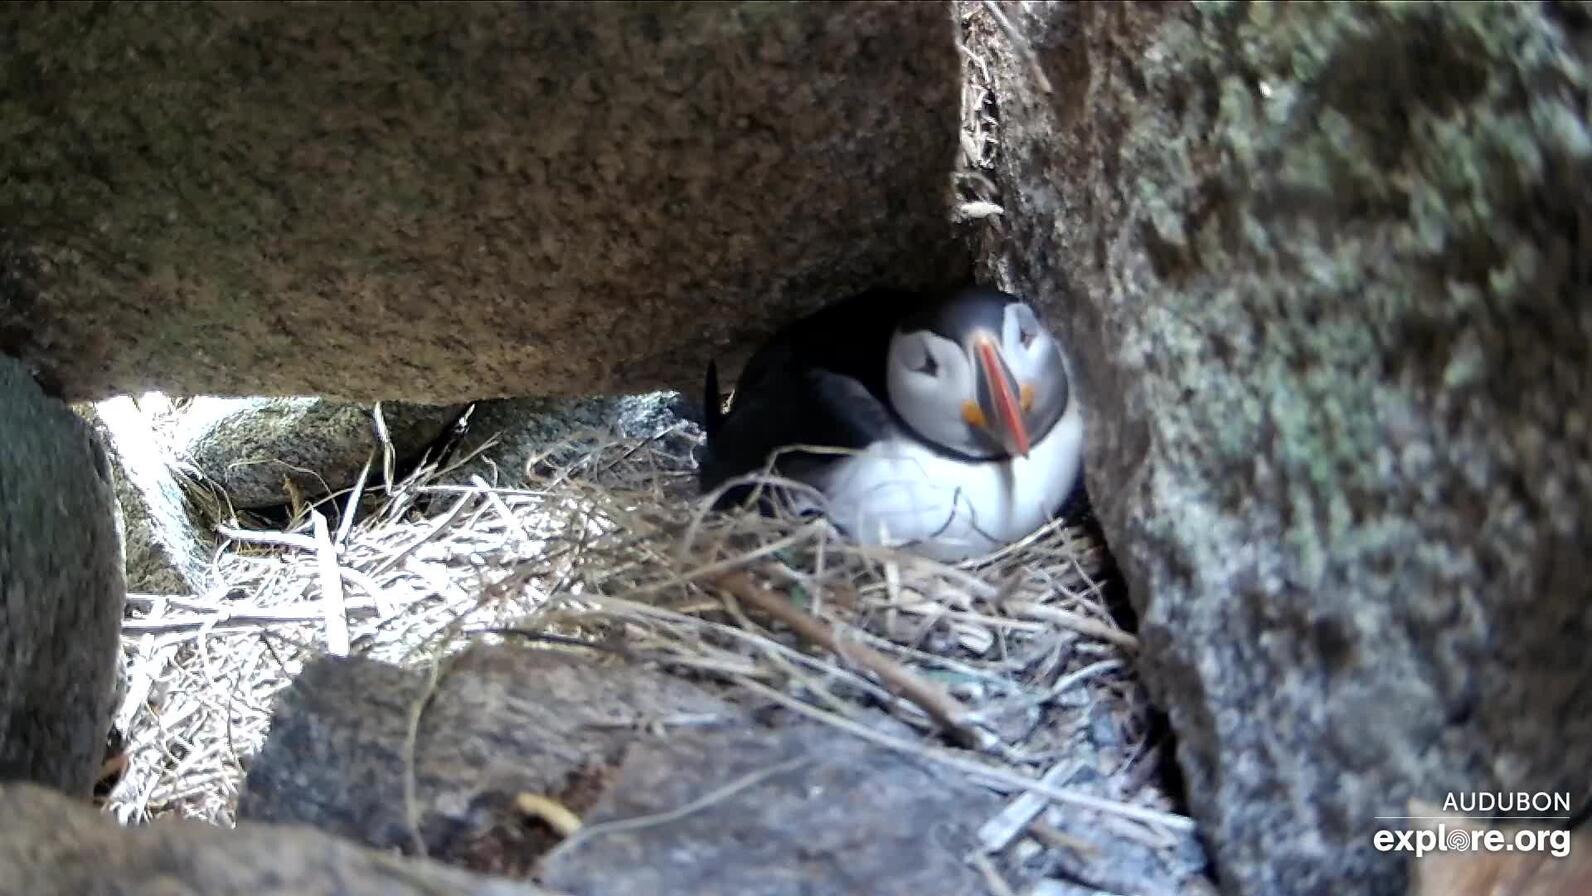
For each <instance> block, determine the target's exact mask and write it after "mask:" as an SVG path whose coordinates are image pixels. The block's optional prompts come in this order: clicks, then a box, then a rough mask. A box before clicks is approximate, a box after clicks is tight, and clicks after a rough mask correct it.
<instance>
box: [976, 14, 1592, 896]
mask: <svg viewBox="0 0 1592 896" xmlns="http://www.w3.org/2000/svg"><path fill="white" fill-rule="evenodd" d="M999 10H1000V11H1001V14H1002V15H1003V16H1004V18H1005V19H1006V20H1007V22H1008V24H1009V26H1010V29H1009V30H1008V29H1007V28H1005V27H1002V26H1001V25H1000V23H998V22H995V21H992V20H990V19H989V18H988V17H987V13H988V11H987V10H984V11H983V14H982V15H974V16H973V17H974V18H975V19H979V21H978V22H977V25H976V28H975V29H974V30H975V31H976V39H975V40H974V44H973V50H974V53H975V55H978V56H981V57H982V58H984V59H985V60H987V61H989V62H990V63H992V70H993V72H994V78H995V82H994V83H995V95H996V100H997V102H998V103H999V117H1000V122H1001V124H1000V129H999V136H1000V141H1001V145H1002V152H1003V155H1002V157H1001V159H1000V160H999V162H998V163H997V164H996V170H995V171H994V172H993V174H994V178H995V180H996V181H997V184H998V186H999V187H1000V189H1001V197H1000V199H1001V203H1002V204H1003V206H1004V207H1005V215H1004V216H1002V217H1001V218H998V219H995V220H994V223H993V224H992V225H991V230H990V236H991V237H992V239H990V240H989V241H988V242H987V245H988V246H989V247H990V251H989V253H988V257H987V259H986V261H987V264H988V268H989V270H990V271H991V272H992V273H993V274H994V275H995V279H996V280H997V281H998V282H1000V283H1001V285H1003V286H1006V287H1008V288H1011V289H1013V290H1014V291H1017V292H1022V293H1025V294H1027V295H1029V296H1032V297H1034V298H1035V299H1037V300H1038V301H1040V302H1041V303H1042V304H1043V305H1044V306H1045V307H1046V308H1047V309H1048V311H1049V312H1050V314H1051V316H1052V318H1053V319H1054V320H1056V322H1057V323H1058V324H1059V325H1060V327H1061V329H1062V330H1063V331H1064V332H1065V334H1066V335H1067V337H1068V338H1069V339H1070V341H1071V343H1072V344H1073V346H1074V347H1075V348H1076V350H1077V351H1078V353H1079V354H1080V356H1081V360H1082V364H1081V366H1082V368H1083V372H1084V375H1085V382H1084V388H1085V398H1086V400H1087V401H1088V402H1089V404H1090V419H1091V420H1092V421H1094V422H1093V424H1092V425H1093V429H1092V430H1091V433H1090V444H1089V453H1088V461H1089V474H1088V475H1089V478H1088V485H1089V487H1090V491H1091V494H1092V496H1093V498H1094V501H1095V505H1096V508H1097V510H1098V512H1099V515H1100V517H1101V519H1102V522H1103V524H1104V527H1105V530H1106V532H1107V534H1108V536H1109V538H1110V541H1111V545H1112V547H1113V549H1114V551H1115V552H1116V554H1117V557H1118V559H1119V560H1120V561H1121V564H1122V567H1123V569H1124V572H1125V574H1126V576H1127V578H1128V580H1129V585H1130V590H1131V594H1132V597H1133V600H1134V603H1135V605H1136V606H1137V608H1138V610H1139V611H1140V614H1141V624H1142V628H1143V631H1142V639H1143V645H1144V646H1143V656H1144V669H1145V671H1146V673H1147V674H1148V678H1149V683H1150V685H1151V686H1152V691H1153V692H1154V694H1155V695H1156V696H1157V698H1158V699H1159V701H1160V702H1162V703H1163V704H1164V705H1165V706H1166V708H1167V709H1168V711H1169V713H1170V717H1171V721H1172V724H1173V727H1174V728H1175V730H1176V733H1177V736H1178V738H1179V743H1180V748H1179V756H1180V759H1181V764H1182V767H1183V770H1184V772H1185V775H1186V779H1187V783H1188V788H1189V805H1190V807H1191V809H1192V810H1193V811H1194V812H1195V813H1196V814H1197V815H1198V816H1199V818H1200V820H1201V821H1202V822H1203V825H1204V828H1205V835H1206V837H1207V838H1208V840H1209V842H1210V844H1211V846H1212V849H1213V856H1214V859H1215V860H1216V863H1217V866H1218V870H1219V873H1220V875H1221V878H1222V882H1223V885H1224V887H1225V889H1226V890H1227V892H1229V893H1233V894H1245V896H1262V894H1265V896H1281V894H1336V893H1348V892H1355V893H1370V894H1394V893H1400V892H1402V887H1403V881H1404V876H1405V874H1404V868H1403V863H1404V861H1405V857H1404V856H1401V855H1399V854H1392V853H1389V854H1384V853H1380V852H1377V851H1376V850H1375V849H1374V848H1373V847H1372V843H1371V835H1372V833H1373V831H1374V830H1375V829H1376V827H1377V826H1378V825H1379V824H1383V823H1382V822H1378V821H1376V820H1375V816H1377V815H1398V814H1402V812H1401V807H1402V806H1403V805H1404V803H1405V800H1406V799H1408V798H1409V797H1411V796H1412V795H1413V796H1422V797H1426V798H1428V799H1437V800H1441V799H1442V797H1443V795H1444V794H1445V793H1446V792H1450V791H1473V790H1481V789H1497V790H1510V791H1514V790H1528V791H1560V792H1564V791H1568V792H1571V793H1575V794H1583V793H1585V787H1586V769H1587V768H1588V767H1592V650H1588V649H1587V645H1588V644H1589V643H1592V603H1589V602H1588V600H1587V594H1588V590H1587V582H1588V581H1589V580H1592V561H1589V559H1588V558H1589V555H1588V553H1587V550H1586V546H1587V544H1588V543H1589V541H1592V531H1589V526H1588V522H1587V520H1588V517H1587V513H1586V508H1587V507H1588V506H1589V504H1592V431H1589V424H1592V366H1589V361H1588V346H1589V345H1592V261H1589V259H1592V211H1589V210H1592V131H1589V129H1588V111H1589V108H1592V92H1589V88H1592V68H1589V65H1588V63H1589V61H1592V22H1589V14H1588V8H1587V7H1586V6H1585V5H1575V4H1542V5H1526V4H1474V5H1472V4H1389V5H1369V4H1341V5H1340V4H1293V5H1281V4H1279V5H1271V4H1224V3H1214V4H1198V5H1162V4H1135V5H1127V6H1116V5H1104V4H1087V3H1081V4H1025V5H1022V6H1018V5H1010V4H1002V5H1001V6H1000V7H999ZM1014 35H1015V37H1014Z"/></svg>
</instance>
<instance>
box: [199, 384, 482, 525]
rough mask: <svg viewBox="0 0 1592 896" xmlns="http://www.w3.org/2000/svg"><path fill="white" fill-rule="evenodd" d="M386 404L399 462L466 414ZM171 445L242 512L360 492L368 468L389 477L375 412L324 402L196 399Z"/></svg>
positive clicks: (385, 418)
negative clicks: (295, 498) (361, 477)
mask: <svg viewBox="0 0 1592 896" xmlns="http://www.w3.org/2000/svg"><path fill="white" fill-rule="evenodd" d="M462 410H463V409H462V408H459V407H432V406H429V405H413V404H404V403H394V404H383V405H382V421H383V422H384V424H385V426H386V430H387V438H388V440H389V441H390V443H391V444H392V447H393V453H394V454H395V455H396V460H397V461H398V462H399V463H403V462H405V461H408V460H412V459H414V458H415V456H416V455H418V454H420V453H421V452H422V451H424V450H425V448H426V447H427V446H428V445H430V444H431V443H432V442H434V441H436V439H437V438H438V437H440V436H441V435H442V434H443V432H445V431H446V430H447V428H448V426H449V424H451V423H452V422H453V421H454V419H455V418H457V417H458V415H459V413H460V412H461V411H462ZM168 438H169V439H170V442H171V450H172V452H173V453H174V455H175V456H177V457H179V458H181V459H183V460H185V461H187V462H188V463H191V464H193V466H194V467H195V468H196V469H198V471H199V472H200V473H201V474H202V475H203V476H204V478H205V479H207V480H209V481H210V482H211V483H214V484H215V485H217V486H219V487H220V488H221V490H222V491H224V492H226V495H227V500H228V501H230V502H231V504H232V506H234V507H239V508H246V509H247V508H260V507H272V506H277V505H282V504H288V503H291V500H292V496H291V494H290V492H289V489H288V488H287V486H286V485H284V480H291V481H292V483H293V486H294V488H296V489H297V490H298V493H299V495H300V496H302V497H303V498H306V499H310V500H317V499H320V498H324V497H326V496H327V495H329V494H332V493H334V492H338V491H341V490H342V489H345V488H348V487H350V486H352V485H353V484H354V481H355V480H356V479H358V478H359V471H360V469H361V468H363V467H364V465H365V462H366V461H367V460H371V459H372V458H374V463H373V465H372V469H373V470H376V471H380V470H381V464H382V450H383V449H382V448H381V441H380V439H379V438H378V437H377V428H376V423H375V417H374V412H373V409H372V408H370V407H366V406H364V405H358V404H345V403H343V402H338V401H329V400H325V399H320V398H308V397H301V398H210V397H203V398H196V399H194V400H193V401H192V402H191V403H189V405H188V407H187V408H186V409H185V410H184V411H183V413H182V416H181V417H180V418H179V419H178V420H177V421H176V422H175V423H174V425H173V427H172V429H171V431H170V433H169V434H168Z"/></svg>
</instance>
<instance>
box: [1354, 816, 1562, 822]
mask: <svg viewBox="0 0 1592 896" xmlns="http://www.w3.org/2000/svg"><path fill="white" fill-rule="evenodd" d="M1462 818H1463V819H1466V820H1469V821H1569V820H1570V816H1568V815H1504V816H1501V817H1494V816H1491V815H1378V816H1376V820H1377V821H1399V820H1404V821H1413V820H1417V819H1419V820H1421V821H1447V820H1449V819H1455V820H1457V819H1462Z"/></svg>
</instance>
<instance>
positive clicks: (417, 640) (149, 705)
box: [110, 424, 1189, 877]
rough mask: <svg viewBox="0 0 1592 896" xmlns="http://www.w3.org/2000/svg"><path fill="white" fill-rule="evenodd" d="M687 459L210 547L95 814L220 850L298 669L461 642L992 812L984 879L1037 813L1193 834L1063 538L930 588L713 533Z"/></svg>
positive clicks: (139, 687) (578, 463)
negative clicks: (597, 669)
mask: <svg viewBox="0 0 1592 896" xmlns="http://www.w3.org/2000/svg"><path fill="white" fill-rule="evenodd" d="M694 441H695V434H694V432H691V431H689V430H688V429H687V428H686V427H685V426H684V425H683V424H682V425H681V426H680V427H676V429H675V430H671V431H670V432H668V433H665V434H663V435H661V436H659V437H657V438H654V439H650V440H634V439H621V438H615V437H612V436H610V435H606V434H602V433H584V434H581V435H580V436H577V437H575V438H574V439H572V440H571V441H570V442H569V443H567V444H562V445H559V446H555V449H554V450H550V451H549V452H548V453H547V454H546V455H545V456H544V457H542V458H540V459H535V460H533V461H532V462H531V463H530V464H529V465H528V469H527V470H526V471H524V473H525V475H524V477H523V480H522V481H521V482H520V483H519V485H518V487H513V488H509V487H492V486H489V485H487V484H486V483H485V482H483V481H481V480H479V479H476V480H474V481H472V482H467V483H465V484H460V483H458V482H454V481H450V480H449V476H450V475H452V474H449V473H448V471H447V470H446V468H445V467H443V466H442V465H440V464H428V465H423V466H422V467H421V468H420V469H419V470H417V471H416V472H414V473H413V474H412V475H410V476H409V477H408V478H407V479H404V480H402V481H398V482H394V483H393V484H392V485H391V487H390V488H389V487H388V486H387V485H386V484H385V483H368V482H366V481H365V478H364V477H361V484H360V486H359V488H360V489H362V490H363V493H364V496H365V497H366V499H367V501H366V506H367V507H369V506H371V505H370V503H369V500H370V498H371V497H372V496H378V497H379V498H380V499H381V500H380V503H379V504H377V505H375V506H374V507H373V509H371V510H369V511H368V512H366V513H365V514H364V515H363V516H360V517H358V518H357V519H353V520H350V519H349V517H348V516H347V512H348V510H349V509H351V508H355V507H356V506H357V505H358V503H359V502H358V501H356V500H354V498H355V497H357V496H348V495H344V496H334V497H333V498H330V499H328V500H327V501H325V502H322V503H321V504H319V505H317V506H315V507H306V508H305V509H304V513H303V515H302V518H301V519H300V520H297V521H295V522H294V524H292V525H289V526H287V527H285V528H283V529H282V530H280V531H274V532H264V531H250V530H245V529H242V528H239V527H237V526H229V527H224V528H223V529H222V530H221V531H222V534H223V535H224V536H225V537H226V538H227V542H226V544H225V546H224V548H223V549H222V550H221V551H219V552H218V554H217V556H216V558H215V565H214V576H215V578H214V580H215V581H217V582H222V583H224V584H222V585H221V586H220V587H217V588H216V589H214V590H213V591H211V592H210V593H207V594H202V595H135V596H134V597H133V599H132V600H131V601H130V602H129V613H128V618H127V622H126V635H127V637H126V639H125V645H126V646H125V652H126V658H127V673H128V678H129V696H128V700H127V702H126V704H125V705H124V706H123V708H122V710H121V713H120V716H119V718H118V722H119V724H120V726H121V727H122V728H123V730H124V731H125V732H126V734H127V739H128V750H129V753H130V756H131V760H132V762H131V769H130V770H129V772H128V774H127V777H126V778H125V779H124V781H123V783H122V784H121V786H120V787H119V789H118V790H117V792H116V793H115V794H114V796H113V797H112V799H111V801H110V809H111V811H113V812H114V813H115V814H116V815H117V816H118V817H120V818H122V819H123V820H125V821H141V820H145V819H149V818H152V817H156V816H162V815H173V814H175V815H183V816H189V817H195V818H202V819H208V820H211V821H214V822H217V823H222V824H226V823H230V822H231V821H232V818H233V807H234V804H235V800H236V797H237V793H238V789H239V786H240V784H241V781H242V774H243V765H244V762H245V761H246V759H247V758H248V757H249V756H250V755H252V754H253V753H254V752H255V751H257V750H258V749H259V748H260V746H261V743H262V742H263V740H264V738H265V736H266V733H267V731H266V729H267V725H268V721H269V712H270V708H271V701H272V698H273V696H274V695H275V694H276V692H277V691H278V690H279V689H281V688H282V687H283V686H284V685H285V684H287V682H288V681H289V680H290V679H291V677H292V676H293V674H294V673H296V672H297V671H298V670H299V669H300V668H302V666H303V665H304V663H305V662H306V661H307V660H309V659H311V658H313V657H314V656H316V655H319V654H321V653H325V652H328V651H331V652H342V651H345V650H346V651H347V652H349V653H352V654H359V655H366V656H372V657H376V658H379V659H383V660H387V661H391V662H395V663H402V664H407V665H412V666H419V665H422V664H430V665H431V668H436V667H437V664H438V663H442V661H443V659H444V658H445V657H447V656H449V655H451V654H453V653H455V652H456V651H457V650H458V649H459V648H461V647H462V646H463V645H464V644H465V643H466V642H467V641H468V640H469V639H470V638H472V637H488V638H525V637H531V638H534V639H538V640H545V641H549V642H553V643H558V644H560V645H561V646H562V649H579V647H578V646H576V645H584V646H585V647H589V648H590V649H592V650H602V651H610V652H612V651H618V652H622V653H624V654H625V655H627V656H629V657H631V658H633V659H634V660H636V661H641V662H647V663H651V664H653V665H654V666H656V667H657V668H658V669H659V674H675V675H683V676H688V677H691V678H693V679H695V680H698V681H701V682H703V683H705V684H707V685H709V686H712V687H715V688H720V689H722V690H723V691H724V692H725V693H727V694H729V695H731V696H732V697H733V698H735V699H737V700H740V701H742V702H747V703H752V704H757V705H762V706H782V707H784V708H785V710H786V711H790V712H793V713H797V714H800V715H802V716H806V717H809V718H812V719H815V720H818V721H820V722H822V723H825V724H831V725H834V726H835V727H836V728H837V729H839V730H844V731H848V732H850V733H852V734H854V735H857V736H861V737H866V738H868V739H870V740H872V741H874V742H875V743H879V744H881V745H883V746H886V747H889V748H891V749H896V750H900V751H904V752H909V753H912V754H913V755H915V756H917V757H919V758H920V759H922V760H923V761H926V762H931V763H937V764H939V765H941V766H942V767H943V768H944V770H945V771H946V773H947V774H959V775H966V776H968V777H970V778H973V779H975V780H978V781H980V782H983V783H985V784H987V785H988V786H990V787H992V788H995V789H996V790H998V791H1000V792H1003V793H1008V794H1010V795H1011V798H1012V800H1013V802H1012V803H1011V804H1010V805H1009V806H1008V808H1007V809H1006V810H1005V811H1004V812H1002V813H1001V814H1000V815H998V816H996V817H995V818H992V819H991V823H990V824H989V825H986V826H985V831H984V832H983V836H984V838H985V842H984V847H985V851H986V852H987V853H988V854H989V855H991V856H994V855H996V854H998V853H1000V851H1001V850H1004V849H1006V848H1007V847H1008V846H1009V845H1010V844H1011V843H1013V842H1016V841H1020V840H1022V841H1026V842H1027V843H1028V844H1029V845H1030V846H1031V847H1032V848H1033V849H1042V850H1052V851H1057V850H1059V847H1055V846H1052V845H1049V842H1050V841H1045V840H1043V839H1040V838H1042V837H1044V836H1046V835H1047V833H1048V834H1054V833H1055V832H1056V825H1055V824H1052V823H1051V822H1053V821H1054V820H1055V816H1054V815H1053V814H1052V815H1047V814H1045V811H1044V810H1046V808H1047V807H1049V808H1051V809H1055V808H1056V807H1058V806H1065V807H1066V811H1067V812H1069V813H1078V812H1091V813H1098V814H1099V815H1101V816H1110V817H1114V818H1117V819H1119V820H1121V821H1122V822H1123V823H1126V824H1130V825H1139V826H1143V827H1145V828H1146V831H1147V832H1156V831H1159V832H1161V833H1160V835H1159V836H1160V841H1165V842H1167V843H1171V842H1172V840H1174V839H1175V837H1168V836H1165V835H1166V834H1169V833H1170V834H1180V833H1181V832H1184V831H1186V830H1187V829H1188V828H1189V821H1188V819H1187V818H1185V817H1183V816H1181V815H1177V814H1175V813H1173V812H1172V811H1171V804H1170V802H1169V801H1168V799H1167V798H1166V796H1165V795H1164V794H1162V793H1161V792H1160V790H1159V789H1158V788H1157V786H1156V782H1154V781H1153V780H1146V777H1147V776H1145V775H1143V774H1141V773H1140V772H1141V769H1140V767H1139V765H1136V763H1135V759H1136V758H1138V757H1139V756H1141V755H1143V754H1145V753H1146V752H1147V751H1149V750H1151V749H1153V748H1154V747H1155V745H1154V744H1152V743H1148V742H1147V741H1148V739H1149V737H1150V735H1149V730H1150V729H1149V724H1148V721H1147V711H1146V706H1145V705H1144V702H1143V699H1142V697H1141V696H1140V691H1139V689H1138V687H1137V686H1136V685H1135V683H1134V682H1133V681H1132V679H1131V678H1130V675H1131V669H1132V665H1133V658H1134V654H1135V651H1136V646H1137V644H1136V641H1135V639H1134V638H1133V636H1132V635H1131V634H1130V633H1127V632H1124V631H1122V630H1121V629H1119V628H1118V627H1117V626H1116V624H1115V623H1114V622H1113V621H1112V617H1111V614H1110V613H1109V612H1108V611H1107V608H1106V607H1105V605H1104V599H1103V597H1102V593H1101V588H1100V585H1099V583H1098V582H1097V581H1096V578H1095V577H1096V575H1097V574H1098V572H1099V569H1100V566H1101V562H1102V559H1103V551H1102V548H1101V546H1100V545H1098V544H1096V543H1095V542H1094V541H1092V540H1091V539H1090V537H1089V536H1088V535H1087V534H1086V533H1084V532H1083V531H1081V530H1079V529H1076V528H1069V527H1066V526H1063V525H1060V524H1056V525H1052V526H1050V527H1048V528H1046V529H1044V530H1043V531H1041V532H1038V533H1035V535H1034V536H1033V537H1031V538H1029V539H1027V540H1026V541H1024V542H1023V543H1022V544H1021V545H1017V546H1013V547H1011V548H1008V549H1006V550H1003V551H1001V552H999V553H997V554H995V555H993V556H991V557H989V558H985V559H983V560H980V561H977V562H972V563H967V564H962V565H957V566H951V565H945V564H940V563H936V562H933V561H930V560H926V559H923V558H921V557H917V556H914V555H911V554H908V553H904V552H901V551H896V550H891V549H885V548H878V547H860V546H857V545H853V544H850V543H848V542H846V541H845V540H844V539H842V538H840V537H839V536H838V535H837V533H836V532H835V531H834V530H833V529H832V528H831V527H830V526H829V525H828V524H827V523H825V522H823V521H821V520H819V521H811V520H789V519H778V518H769V517H762V516H757V515H755V514H747V513H709V512H707V511H706V508H705V506H704V503H703V501H702V500H701V499H698V498H697V497H696V496H695V493H694V483H693V481H692V474H691V469H692V463H691V460H690V457H689V451H690V448H691V446H692V445H693V444H694ZM326 514H341V519H340V522H339V524H338V525H337V526H336V527H335V528H333V527H332V526H330V525H329V523H328V521H327V519H326V518H325V515H326ZM333 532H335V537H334V536H333V534H332V533H333ZM1102 717H1103V718H1106V719H1109V720H1110V724H1111V725H1112V726H1113V728H1114V730H1115V731H1116V732H1117V733H1118V734H1120V741H1121V746H1120V748H1118V749H1117V750H1116V751H1115V752H1114V753H1111V754H1109V755H1108V754H1106V753H1102V752H1101V751H1100V749H1099V748H1098V746H1091V744H1093V742H1094V740H1096V738H1093V737H1092V734H1091V730H1090V729H1092V728H1095V727H1098V726H1099V725H1100V722H1101V718H1102ZM1080 751H1083V752H1080ZM1064 757H1068V758H1064ZM1084 767H1090V768H1093V769H1095V770H1097V771H1102V770H1103V773H1106V774H1104V776H1101V777H1096V779H1095V780H1093V781H1091V783H1090V784H1089V785H1088V786H1087V787H1078V786H1073V785H1070V784H1069V783H1068V779H1069V778H1071V777H1072V775H1071V774H1070V773H1068V774H1063V773H1061V772H1059V771H1058V769H1061V768H1066V769H1068V770H1076V769H1081V768H1084ZM1057 811H1059V810H1057ZM1031 828H1032V829H1034V830H1038V831H1040V832H1041V833H1038V834H1036V833H1034V832H1033V830H1030V829H1031ZM1051 840H1055V837H1051ZM1160 841H1157V842H1160ZM1167 848H1168V849H1171V848H1172V847H1171V846H1168V847H1167ZM1058 854H1060V853H1059V852H1058ZM979 861H980V862H981V863H982V864H979V865H978V867H979V868H981V869H984V868H986V867H987V868H988V869H990V870H989V872H988V873H990V874H995V875H996V876H997V877H998V876H999V872H998V871H995V870H994V869H995V866H994V865H990V864H989V862H988V860H987V859H980V860H979ZM981 873H983V872H981Z"/></svg>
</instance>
